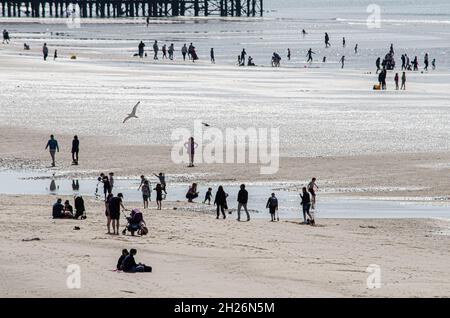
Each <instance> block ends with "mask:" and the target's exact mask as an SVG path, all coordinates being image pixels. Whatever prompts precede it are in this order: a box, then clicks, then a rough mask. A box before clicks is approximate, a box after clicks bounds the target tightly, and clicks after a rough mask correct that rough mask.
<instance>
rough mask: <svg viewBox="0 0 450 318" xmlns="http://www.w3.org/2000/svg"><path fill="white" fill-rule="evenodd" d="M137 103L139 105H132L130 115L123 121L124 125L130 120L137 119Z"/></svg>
mask: <svg viewBox="0 0 450 318" xmlns="http://www.w3.org/2000/svg"><path fill="white" fill-rule="evenodd" d="M139 103H140V101H139V102H137V104H136V105H134V107H133V110H132V111H131V113H129V114H128V116H127V117H125V119H124V120H123V123H125V122H126V121H127V120H128V119H130V118H139V117H138V116H136V110H137V107H138V105H139Z"/></svg>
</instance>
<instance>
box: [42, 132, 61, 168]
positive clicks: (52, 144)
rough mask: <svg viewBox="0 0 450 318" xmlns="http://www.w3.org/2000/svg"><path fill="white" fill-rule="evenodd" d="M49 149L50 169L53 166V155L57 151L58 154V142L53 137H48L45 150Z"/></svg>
mask: <svg viewBox="0 0 450 318" xmlns="http://www.w3.org/2000/svg"><path fill="white" fill-rule="evenodd" d="M47 148H48V149H49V151H50V157H51V158H52V167H54V166H55V154H56V152H57V151H58V152H59V145H58V141H57V140H56V139H55V136H53V135H50V139H49V141H47V146H45V149H47Z"/></svg>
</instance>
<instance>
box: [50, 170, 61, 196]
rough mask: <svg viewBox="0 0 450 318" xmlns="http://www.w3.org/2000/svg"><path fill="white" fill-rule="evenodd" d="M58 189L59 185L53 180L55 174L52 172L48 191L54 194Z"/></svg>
mask: <svg viewBox="0 0 450 318" xmlns="http://www.w3.org/2000/svg"><path fill="white" fill-rule="evenodd" d="M58 190H59V186H58V185H57V184H56V181H55V174H54V173H53V174H52V181H50V186H49V188H48V191H50V193H51V194H56V193H57V191H58Z"/></svg>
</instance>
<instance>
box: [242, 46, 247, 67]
mask: <svg viewBox="0 0 450 318" xmlns="http://www.w3.org/2000/svg"><path fill="white" fill-rule="evenodd" d="M246 56H247V52H245V49H242V52H241V64H242V65H245V57H246Z"/></svg>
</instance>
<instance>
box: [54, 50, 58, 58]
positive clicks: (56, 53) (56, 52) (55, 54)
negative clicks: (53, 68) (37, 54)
mask: <svg viewBox="0 0 450 318" xmlns="http://www.w3.org/2000/svg"><path fill="white" fill-rule="evenodd" d="M57 57H58V50H55V53H53V61H54V60H56V58H57Z"/></svg>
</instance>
